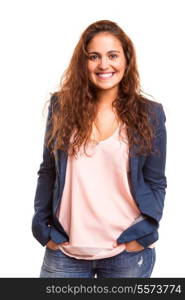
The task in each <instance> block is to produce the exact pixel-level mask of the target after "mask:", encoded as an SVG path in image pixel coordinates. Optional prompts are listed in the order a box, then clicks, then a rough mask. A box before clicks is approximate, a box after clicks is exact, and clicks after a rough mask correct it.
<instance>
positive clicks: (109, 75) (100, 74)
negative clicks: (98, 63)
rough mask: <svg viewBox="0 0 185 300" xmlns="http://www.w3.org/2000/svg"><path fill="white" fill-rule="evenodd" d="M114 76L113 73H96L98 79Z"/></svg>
mask: <svg viewBox="0 0 185 300" xmlns="http://www.w3.org/2000/svg"><path fill="white" fill-rule="evenodd" d="M114 74H115V72H109V73H96V76H98V78H100V79H104V80H105V79H109V78H112V76H113V75H114Z"/></svg>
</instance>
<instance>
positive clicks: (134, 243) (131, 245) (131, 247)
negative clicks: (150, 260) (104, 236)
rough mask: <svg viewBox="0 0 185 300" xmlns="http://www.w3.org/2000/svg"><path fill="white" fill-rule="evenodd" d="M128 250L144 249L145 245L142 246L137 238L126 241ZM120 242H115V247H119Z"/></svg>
mask: <svg viewBox="0 0 185 300" xmlns="http://www.w3.org/2000/svg"><path fill="white" fill-rule="evenodd" d="M125 245H126V248H125V250H127V251H140V250H143V249H144V247H143V246H141V245H140V244H139V243H138V242H137V241H136V240H133V241H130V242H127V243H125ZM118 246H119V244H118V243H117V242H115V243H114V245H113V247H118Z"/></svg>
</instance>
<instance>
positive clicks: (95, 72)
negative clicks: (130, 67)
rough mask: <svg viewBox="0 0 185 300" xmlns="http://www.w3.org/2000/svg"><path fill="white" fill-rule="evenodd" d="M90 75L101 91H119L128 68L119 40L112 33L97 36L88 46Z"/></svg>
mask: <svg viewBox="0 0 185 300" xmlns="http://www.w3.org/2000/svg"><path fill="white" fill-rule="evenodd" d="M87 52H88V62H87V68H88V75H89V79H90V81H91V82H92V83H93V84H94V85H95V86H96V87H97V88H98V89H99V90H112V89H115V90H118V87H119V83H120V81H121V80H122V78H123V75H124V72H125V68H126V58H125V55H124V52H123V48H122V45H121V42H120V41H119V39H117V38H116V37H115V36H114V35H112V34H110V33H99V34H97V35H96V36H95V37H94V38H93V39H92V40H91V41H90V42H89V44H88V47H87Z"/></svg>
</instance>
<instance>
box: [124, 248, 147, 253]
mask: <svg viewBox="0 0 185 300" xmlns="http://www.w3.org/2000/svg"><path fill="white" fill-rule="evenodd" d="M146 249H147V248H144V249H141V250H133V251H130V250H126V249H125V252H126V253H133V254H134V253H140V252H142V251H144V250H146Z"/></svg>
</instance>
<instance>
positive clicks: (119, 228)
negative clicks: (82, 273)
mask: <svg viewBox="0 0 185 300" xmlns="http://www.w3.org/2000/svg"><path fill="white" fill-rule="evenodd" d="M119 129H120V130H119ZM86 149H87V150H86V152H87V154H88V156H86V155H85V154H84V152H83V148H82V147H81V149H80V151H79V152H78V158H77V159H76V158H74V157H71V156H68V161H67V167H66V179H65V185H64V190H63V194H62V199H61V204H60V207H59V210H58V212H57V217H58V219H59V222H60V223H61V225H62V226H63V228H64V230H65V231H66V233H67V234H68V236H69V245H66V246H65V245H61V244H59V249H60V250H61V251H63V252H64V253H65V254H66V255H68V256H70V257H74V258H77V259H88V260H92V259H100V258H107V257H112V256H115V255H117V254H119V253H121V252H122V251H124V250H125V244H119V245H118V246H117V247H116V248H114V247H113V244H114V242H115V241H116V239H117V238H118V237H119V236H120V234H121V233H122V232H123V231H124V230H126V229H127V228H128V227H129V226H131V224H132V223H133V222H135V220H136V219H137V218H138V217H139V216H141V212H140V210H139V208H138V206H137V205H136V202H135V200H134V199H133V197H132V195H131V192H130V187H129V179H128V178H129V177H128V172H129V159H128V154H129V148H128V142H127V137H126V130H125V125H123V124H120V126H119V127H118V128H117V129H116V131H115V132H114V134H113V135H112V136H111V137H109V138H107V139H105V140H103V141H100V142H99V143H93V142H92V143H89V144H88V147H87V148H86ZM151 247H152V245H151Z"/></svg>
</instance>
